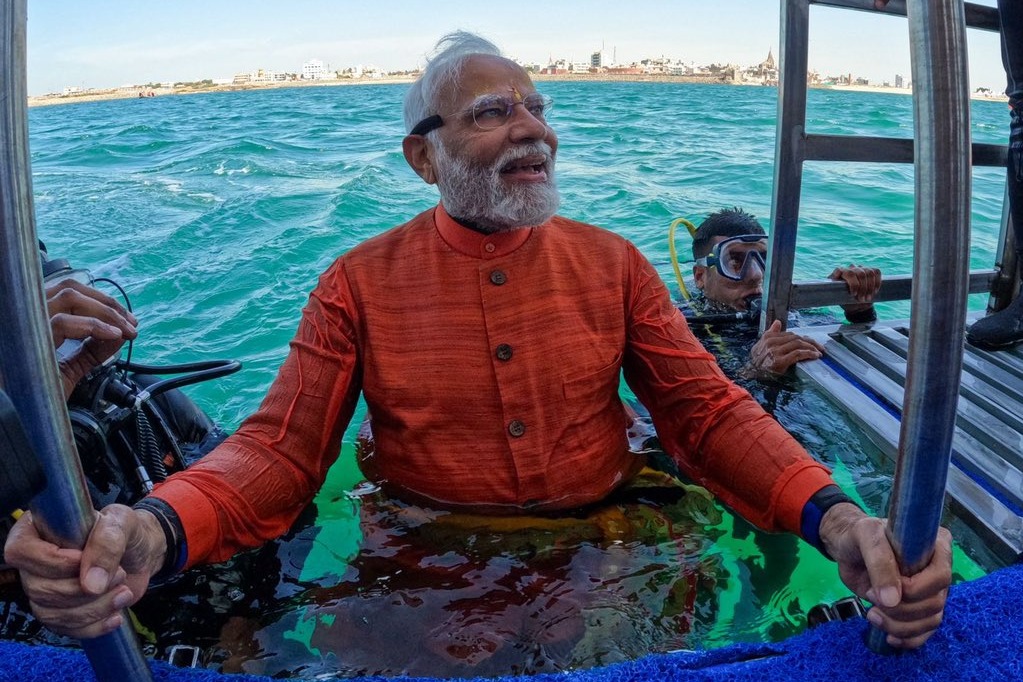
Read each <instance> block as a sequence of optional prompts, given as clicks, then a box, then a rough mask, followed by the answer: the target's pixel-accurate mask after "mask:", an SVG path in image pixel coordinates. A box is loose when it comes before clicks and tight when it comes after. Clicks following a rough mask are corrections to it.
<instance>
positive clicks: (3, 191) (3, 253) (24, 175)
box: [0, 0, 152, 682]
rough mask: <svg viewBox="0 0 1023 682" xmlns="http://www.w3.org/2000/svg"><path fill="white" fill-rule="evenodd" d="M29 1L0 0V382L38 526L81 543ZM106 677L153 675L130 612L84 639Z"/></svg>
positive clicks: (82, 508)
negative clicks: (46, 243) (56, 327)
mask: <svg viewBox="0 0 1023 682" xmlns="http://www.w3.org/2000/svg"><path fill="white" fill-rule="evenodd" d="M25 26H26V0H4V1H3V2H0V74H2V77H0V228H2V229H0V386H2V387H3V388H4V390H5V391H6V392H7V394H8V395H9V396H10V398H11V402H12V403H13V404H14V407H15V409H16V411H17V412H18V415H19V417H20V419H21V421H22V424H23V425H24V427H25V431H26V433H27V434H28V437H29V439H30V440H31V441H32V443H33V444H34V445H35V449H36V452H37V453H39V458H40V460H41V463H42V465H43V469H44V471H45V473H46V478H47V485H46V488H45V489H44V490H43V491H42V492H41V493H39V495H37V496H36V498H35V499H34V500H33V502H32V504H31V509H32V518H33V521H34V522H35V523H36V524H37V525H38V526H40V532H41V533H42V534H43V535H44V536H45V537H47V538H48V539H50V540H51V541H53V542H55V543H57V544H59V545H61V546H63V547H82V546H83V545H84V544H85V541H86V539H87V538H88V536H89V530H90V528H91V524H92V520H93V517H94V512H93V510H92V504H91V502H90V500H89V495H88V493H87V492H86V487H85V477H84V476H83V475H82V470H81V465H80V464H79V461H78V456H77V454H76V452H75V448H74V440H73V438H72V435H71V423H70V421H69V419H68V416H67V408H66V407H65V405H64V396H63V390H62V389H61V383H60V379H59V377H58V372H57V364H56V359H55V355H54V349H53V339H52V336H51V334H50V325H49V319H48V317H47V315H46V300H45V295H44V291H43V278H42V268H41V264H40V260H39V247H38V241H37V238H36V230H35V217H34V213H33V205H32V179H31V172H30V164H29V153H28V112H27V108H28V97H27V90H26V87H25V79H26V74H25V56H26V51H25V40H26V29H25ZM82 648H83V649H85V653H86V655H87V656H88V658H89V662H90V663H91V664H92V666H93V670H94V671H95V673H96V677H97V679H98V680H100V682H114V681H115V680H116V681H118V682H124V681H131V682H147V681H149V680H151V679H152V676H151V674H150V671H149V667H148V665H147V664H146V660H145V658H144V657H143V655H142V650H141V648H140V647H139V644H138V642H137V640H136V639H135V631H134V629H133V628H132V625H131V619H130V618H129V617H127V614H125V618H124V621H123V624H122V626H121V627H120V628H119V629H117V630H115V631H114V632H112V633H110V634H108V635H105V636H103V637H98V638H96V639H91V640H83V641H82Z"/></svg>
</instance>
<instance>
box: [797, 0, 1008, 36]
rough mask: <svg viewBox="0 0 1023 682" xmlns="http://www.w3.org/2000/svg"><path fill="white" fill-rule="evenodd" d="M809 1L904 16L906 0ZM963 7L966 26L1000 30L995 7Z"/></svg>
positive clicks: (813, 3)
mask: <svg viewBox="0 0 1023 682" xmlns="http://www.w3.org/2000/svg"><path fill="white" fill-rule="evenodd" d="M809 2H810V4H811V5H823V6H825V7H843V8H845V9H859V10H863V11H864V12H877V13H878V14H894V15H896V16H902V17H904V16H906V0H891V2H889V3H888V6H887V7H885V8H884V9H874V0H809ZM963 8H964V10H965V13H966V25H967V26H968V27H970V28H979V29H982V30H985V31H998V30H1000V24H999V21H998V8H997V7H988V6H986V5H978V4H977V3H975V2H964V3H963Z"/></svg>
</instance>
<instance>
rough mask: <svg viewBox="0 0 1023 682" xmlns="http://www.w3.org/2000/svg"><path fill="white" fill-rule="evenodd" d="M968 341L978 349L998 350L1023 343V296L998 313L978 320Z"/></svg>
mask: <svg viewBox="0 0 1023 682" xmlns="http://www.w3.org/2000/svg"><path fill="white" fill-rule="evenodd" d="M966 340H967V341H969V342H970V343H971V344H973V345H974V346H977V347H978V348H984V349H986V350H997V349H999V348H1008V347H1010V346H1015V345H1016V344H1017V343H1020V342H1021V341H1023V294H1020V295H1019V296H1017V297H1016V300H1014V301H1013V302H1012V303H1010V304H1009V305H1007V306H1006V307H1005V308H1003V309H1002V310H999V311H998V312H997V313H994V314H992V315H988V316H987V317H985V318H983V319H980V320H977V321H976V322H975V323H974V324H973V326H972V327H970V328H969V330H968V331H967V332H966Z"/></svg>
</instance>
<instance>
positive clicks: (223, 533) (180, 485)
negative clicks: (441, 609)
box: [155, 207, 832, 565]
mask: <svg viewBox="0 0 1023 682" xmlns="http://www.w3.org/2000/svg"><path fill="white" fill-rule="evenodd" d="M623 372H624V376H625V379H626V381H627V382H628V383H629V385H630V386H631V387H632V389H633V391H634V392H635V393H636V395H637V396H638V397H639V398H640V400H642V401H643V403H644V404H645V405H646V406H647V408H648V409H649V410H650V412H651V414H652V416H653V419H654V425H655V426H656V428H657V432H658V435H659V437H660V440H661V443H662V445H663V446H664V447H665V449H666V450H667V451H668V453H669V454H671V455H672V456H673V457H674V458H675V460H676V461H677V462H678V463H679V465H680V467H681V468H682V470H683V471H684V472H685V473H686V474H687V475H688V476H690V477H692V478H693V479H694V480H695V481H697V482H699V483H701V484H703V485H705V486H707V487H708V488H709V489H711V490H712V491H713V492H715V493H716V494H718V495H720V496H721V497H722V498H723V499H724V500H725V501H726V502H727V503H728V504H729V505H731V506H732V507H734V508H735V509H736V510H737V511H739V512H740V513H741V514H743V515H744V516H746V517H747V518H748V519H750V520H751V521H753V522H754V523H756V524H758V525H760V526H762V527H765V528H768V529H786V530H791V531H798V529H799V523H800V514H801V512H802V509H803V506H804V505H805V504H806V502H807V500H809V498H810V497H811V496H812V495H813V494H814V493H815V492H817V491H818V490H820V489H821V488H823V487H824V486H826V485H829V484H831V483H832V481H831V478H830V476H829V475H828V473H827V470H826V469H825V468H824V467H823V466H821V465H820V464H818V463H817V462H816V461H814V460H813V459H812V458H811V457H810V456H809V455H807V453H806V452H805V451H804V450H803V449H802V447H800V446H799V444H798V443H796V441H795V440H794V439H792V437H791V436H789V434H788V433H786V432H785V430H784V429H782V427H781V426H780V425H778V423H777V422H776V421H774V419H773V418H771V417H770V416H769V415H767V414H766V413H765V412H764V411H763V410H762V409H761V408H760V406H759V405H757V404H756V402H755V401H754V400H753V399H752V398H751V397H750V396H749V394H748V393H746V392H745V391H744V390H742V389H741V388H739V387H738V386H736V385H735V384H733V383H732V382H730V381H729V380H728V379H726V378H725V376H724V375H723V374H722V373H721V371H720V370H719V369H718V367H717V365H716V364H715V362H714V359H713V357H712V356H711V355H710V354H709V353H707V352H706V351H705V350H704V348H703V347H702V346H701V345H700V343H699V342H698V341H697V340H696V339H695V338H694V336H693V335H692V334H691V333H690V331H689V328H688V326H687V325H686V322H685V319H684V317H683V316H682V315H681V314H680V313H679V312H678V310H677V309H676V308H675V307H674V306H673V305H672V303H671V300H670V298H669V296H668V292H667V290H666V288H665V287H664V285H663V284H662V282H661V280H660V278H659V277H658V275H657V273H656V272H655V271H654V269H653V267H652V266H651V265H650V263H649V262H648V261H647V260H646V259H645V258H644V257H643V256H642V255H641V254H640V253H639V251H638V250H637V249H636V248H635V246H633V245H632V244H631V243H629V242H628V241H626V240H625V239H622V238H621V237H619V236H616V235H614V234H612V233H610V232H607V231H605V230H601V229H599V228H595V227H592V226H589V225H585V224H582V223H578V222H574V221H571V220H567V219H564V218H560V217H556V218H554V219H553V220H551V221H550V222H549V223H548V224H546V225H544V226H541V227H538V228H532V229H518V230H513V231H510V232H506V233H501V234H495V235H483V234H479V233H477V232H474V231H472V230H469V229H466V228H464V227H462V226H460V225H458V224H457V223H456V222H454V221H453V220H452V219H451V218H450V217H448V216H447V214H446V213H445V212H444V210H443V208H442V207H437V208H436V209H431V210H429V211H427V212H425V213H422V214H420V215H419V216H417V217H415V218H414V219H412V220H411V221H410V222H408V223H406V224H405V225H402V226H400V227H397V228H395V229H393V230H390V231H388V232H386V233H384V234H382V235H380V236H378V237H376V238H374V239H370V240H368V241H366V242H364V243H363V244H361V245H359V246H358V247H356V248H354V249H352V250H351V251H350V252H349V253H347V254H345V255H344V256H342V257H341V258H339V259H338V260H337V261H336V262H335V263H334V264H333V265H332V266H331V267H330V268H329V269H328V270H327V271H326V272H325V273H324V274H323V275H322V276H321V278H320V282H319V285H318V286H317V287H316V289H315V290H314V291H313V293H312V295H311V296H310V299H309V303H308V305H307V306H306V308H305V310H304V311H303V314H302V321H301V324H300V325H299V329H298V332H297V334H296V336H295V339H294V340H293V341H292V344H291V353H290V354H289V355H288V358H287V359H286V360H285V362H284V365H283V366H282V367H281V370H280V373H279V374H278V377H277V379H276V380H275V381H274V383H273V385H272V386H271V388H270V391H269V393H268V394H267V397H266V399H265V400H264V401H263V404H262V405H261V406H260V408H259V410H258V411H257V412H256V413H255V414H254V415H253V416H252V417H250V418H249V419H248V420H246V422H245V423H244V424H242V426H241V427H240V428H239V429H238V431H237V432H236V433H235V434H234V435H232V436H231V437H230V438H228V439H227V441H226V442H225V443H224V444H222V445H221V446H220V447H218V448H217V449H216V450H214V451H213V452H212V453H210V454H209V455H208V456H207V457H205V458H204V459H202V460H201V461H200V462H199V463H198V464H196V465H195V466H193V467H192V468H190V469H189V470H187V471H185V472H183V473H181V474H178V475H176V476H173V477H172V478H171V479H169V480H168V481H167V482H166V483H164V484H163V485H161V486H160V487H159V488H158V490H157V492H156V493H155V494H156V496H157V497H160V498H162V499H164V500H165V501H166V502H168V503H169V504H171V506H173V507H174V509H175V511H176V512H177V513H178V515H179V517H180V519H181V522H182V525H183V527H184V531H185V537H186V539H187V551H188V561H187V564H188V565H192V564H195V563H197V562H199V561H214V560H221V559H224V558H226V557H228V556H230V555H231V554H232V553H234V552H235V551H237V550H238V549H240V548H243V547H247V546H252V545H255V544H259V543H260V542H263V541H265V540H267V539H270V538H273V537H276V536H277V535H279V534H281V533H283V532H284V531H285V530H287V528H288V527H289V526H290V524H291V523H292V522H293V521H294V519H295V517H296V516H297V514H298V513H299V512H300V511H301V509H302V507H303V506H304V505H305V504H306V503H307V502H308V501H309V500H311V499H312V497H313V495H314V494H315V493H316V491H317V489H318V488H319V486H320V485H321V484H322V482H323V479H324V477H325V475H326V472H327V469H328V467H329V466H330V465H331V464H332V463H333V462H334V460H335V459H336V458H337V455H338V452H339V449H340V442H341V437H342V434H343V432H344V429H345V427H346V426H347V424H348V423H349V421H350V419H351V417H352V413H353V410H354V409H355V404H356V400H357V398H358V395H359V393H360V391H361V392H362V393H363V394H364V395H365V399H366V402H367V404H368V406H369V409H370V412H371V413H372V415H373V434H374V438H375V441H376V449H375V454H374V455H373V457H371V458H370V459H369V460H367V461H365V462H362V463H361V466H362V467H363V472H364V473H365V474H366V476H367V477H368V478H370V479H371V480H375V481H379V482H381V483H383V484H384V485H385V486H387V487H388V488H389V489H390V490H391V491H393V492H395V493H396V494H399V495H401V496H404V497H406V498H409V499H413V500H420V501H423V500H427V501H431V502H432V503H433V504H437V505H443V506H448V507H454V508H458V507H469V508H473V509H475V510H479V511H490V512H518V511H530V510H552V509H564V508H569V507H575V506H579V505H583V504H587V503H590V502H594V501H597V500H600V499H601V498H603V497H604V496H605V495H607V493H608V492H610V491H611V490H613V489H614V488H615V487H617V486H618V485H620V484H621V483H623V482H624V481H627V480H628V479H629V478H630V477H631V476H632V475H633V474H634V473H635V472H636V471H637V470H638V468H639V467H640V466H641V464H642V462H641V461H640V460H639V459H638V458H637V457H636V456H635V455H633V454H631V453H630V452H629V451H628V447H627V442H626V437H625V430H626V426H627V417H626V416H625V413H624V411H623V408H622V404H621V401H620V400H619V398H618V385H619V377H620V375H621V373H623Z"/></svg>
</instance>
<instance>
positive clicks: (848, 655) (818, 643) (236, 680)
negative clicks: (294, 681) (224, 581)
mask: <svg viewBox="0 0 1023 682" xmlns="http://www.w3.org/2000/svg"><path fill="white" fill-rule="evenodd" d="M1021 620H1023V566H1014V567H1010V568H1005V569H1002V570H1000V571H996V572H995V573H992V574H991V575H989V576H986V577H984V578H981V579H979V580H974V581H972V582H969V583H964V584H962V585H957V586H955V587H954V588H952V592H951V595H950V596H949V602H948V608H947V609H946V611H945V622H944V624H943V625H942V627H941V629H940V630H939V631H938V633H937V634H935V635H934V636H933V637H932V638H931V640H930V641H929V642H928V643H927V645H926V646H924V647H923V649H921V650H919V651H915V652H911V653H906V654H899V655H895V656H879V655H876V654H872V653H870V652H869V651H868V650H867V649H866V647H865V646H864V644H863V635H864V633H865V631H866V621H865V620H863V619H857V620H855V621H848V622H844V623H828V624H826V625H822V626H820V627H818V628H815V629H813V630H810V631H808V632H806V633H804V634H802V635H798V636H796V637H793V638H791V639H788V640H786V641H784V642H780V643H778V644H753V645H751V644H737V645H733V646H730V647H726V648H723V649H715V650H711V651H704V652H695V653H678V654H664V655H656V656H648V657H646V658H643V659H640V660H638V661H632V662H629V663H622V664H617V665H611V666H608V667H605V668H595V669H592V670H584V671H579V672H575V673H556V674H544V675H537V676H534V677H530V678H499V679H500V680H505V681H507V680H512V679H521V680H529V682H632V681H637V682H638V681H639V680H650V681H656V682H670V681H672V680H678V681H685V682H747V681H748V682H764V681H765V680H793V681H799V682H813V681H816V680H820V681H821V682H832V681H833V680H836V679H837V680H839V681H840V682H860V681H863V682H866V681H868V680H870V681H871V682H874V681H876V680H892V681H895V680H898V682H915V681H923V680H928V681H931V680H938V681H942V682H943V681H946V680H947V681H957V680H963V681H967V680H968V681H983V682H1002V681H1003V680H1005V681H1008V680H1023V627H1021V624H1020V621H1021ZM153 678H154V680H156V681H157V682H170V681H174V682H179V681H180V682H191V681H193V680H202V681H205V682H268V680H269V679H270V678H267V677H258V676H253V675H221V674H218V673H214V672H211V671H208V670H183V669H178V668H172V667H170V666H169V665H166V664H163V663H154V664H153ZM93 679H94V678H93V675H92V671H91V669H90V668H89V664H88V662H87V661H86V659H85V655H84V654H82V653H81V652H80V651H77V650H69V649H58V648H54V647H47V646H27V645H23V644H15V643H12V642H0V682H54V681H55V680H93ZM361 679H362V680H363V682H370V680H381V679H383V678H361ZM419 679H420V680H425V679H428V678H419ZM481 682H482V680H481ZM488 682H496V681H495V680H494V679H491V680H489V681H488Z"/></svg>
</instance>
